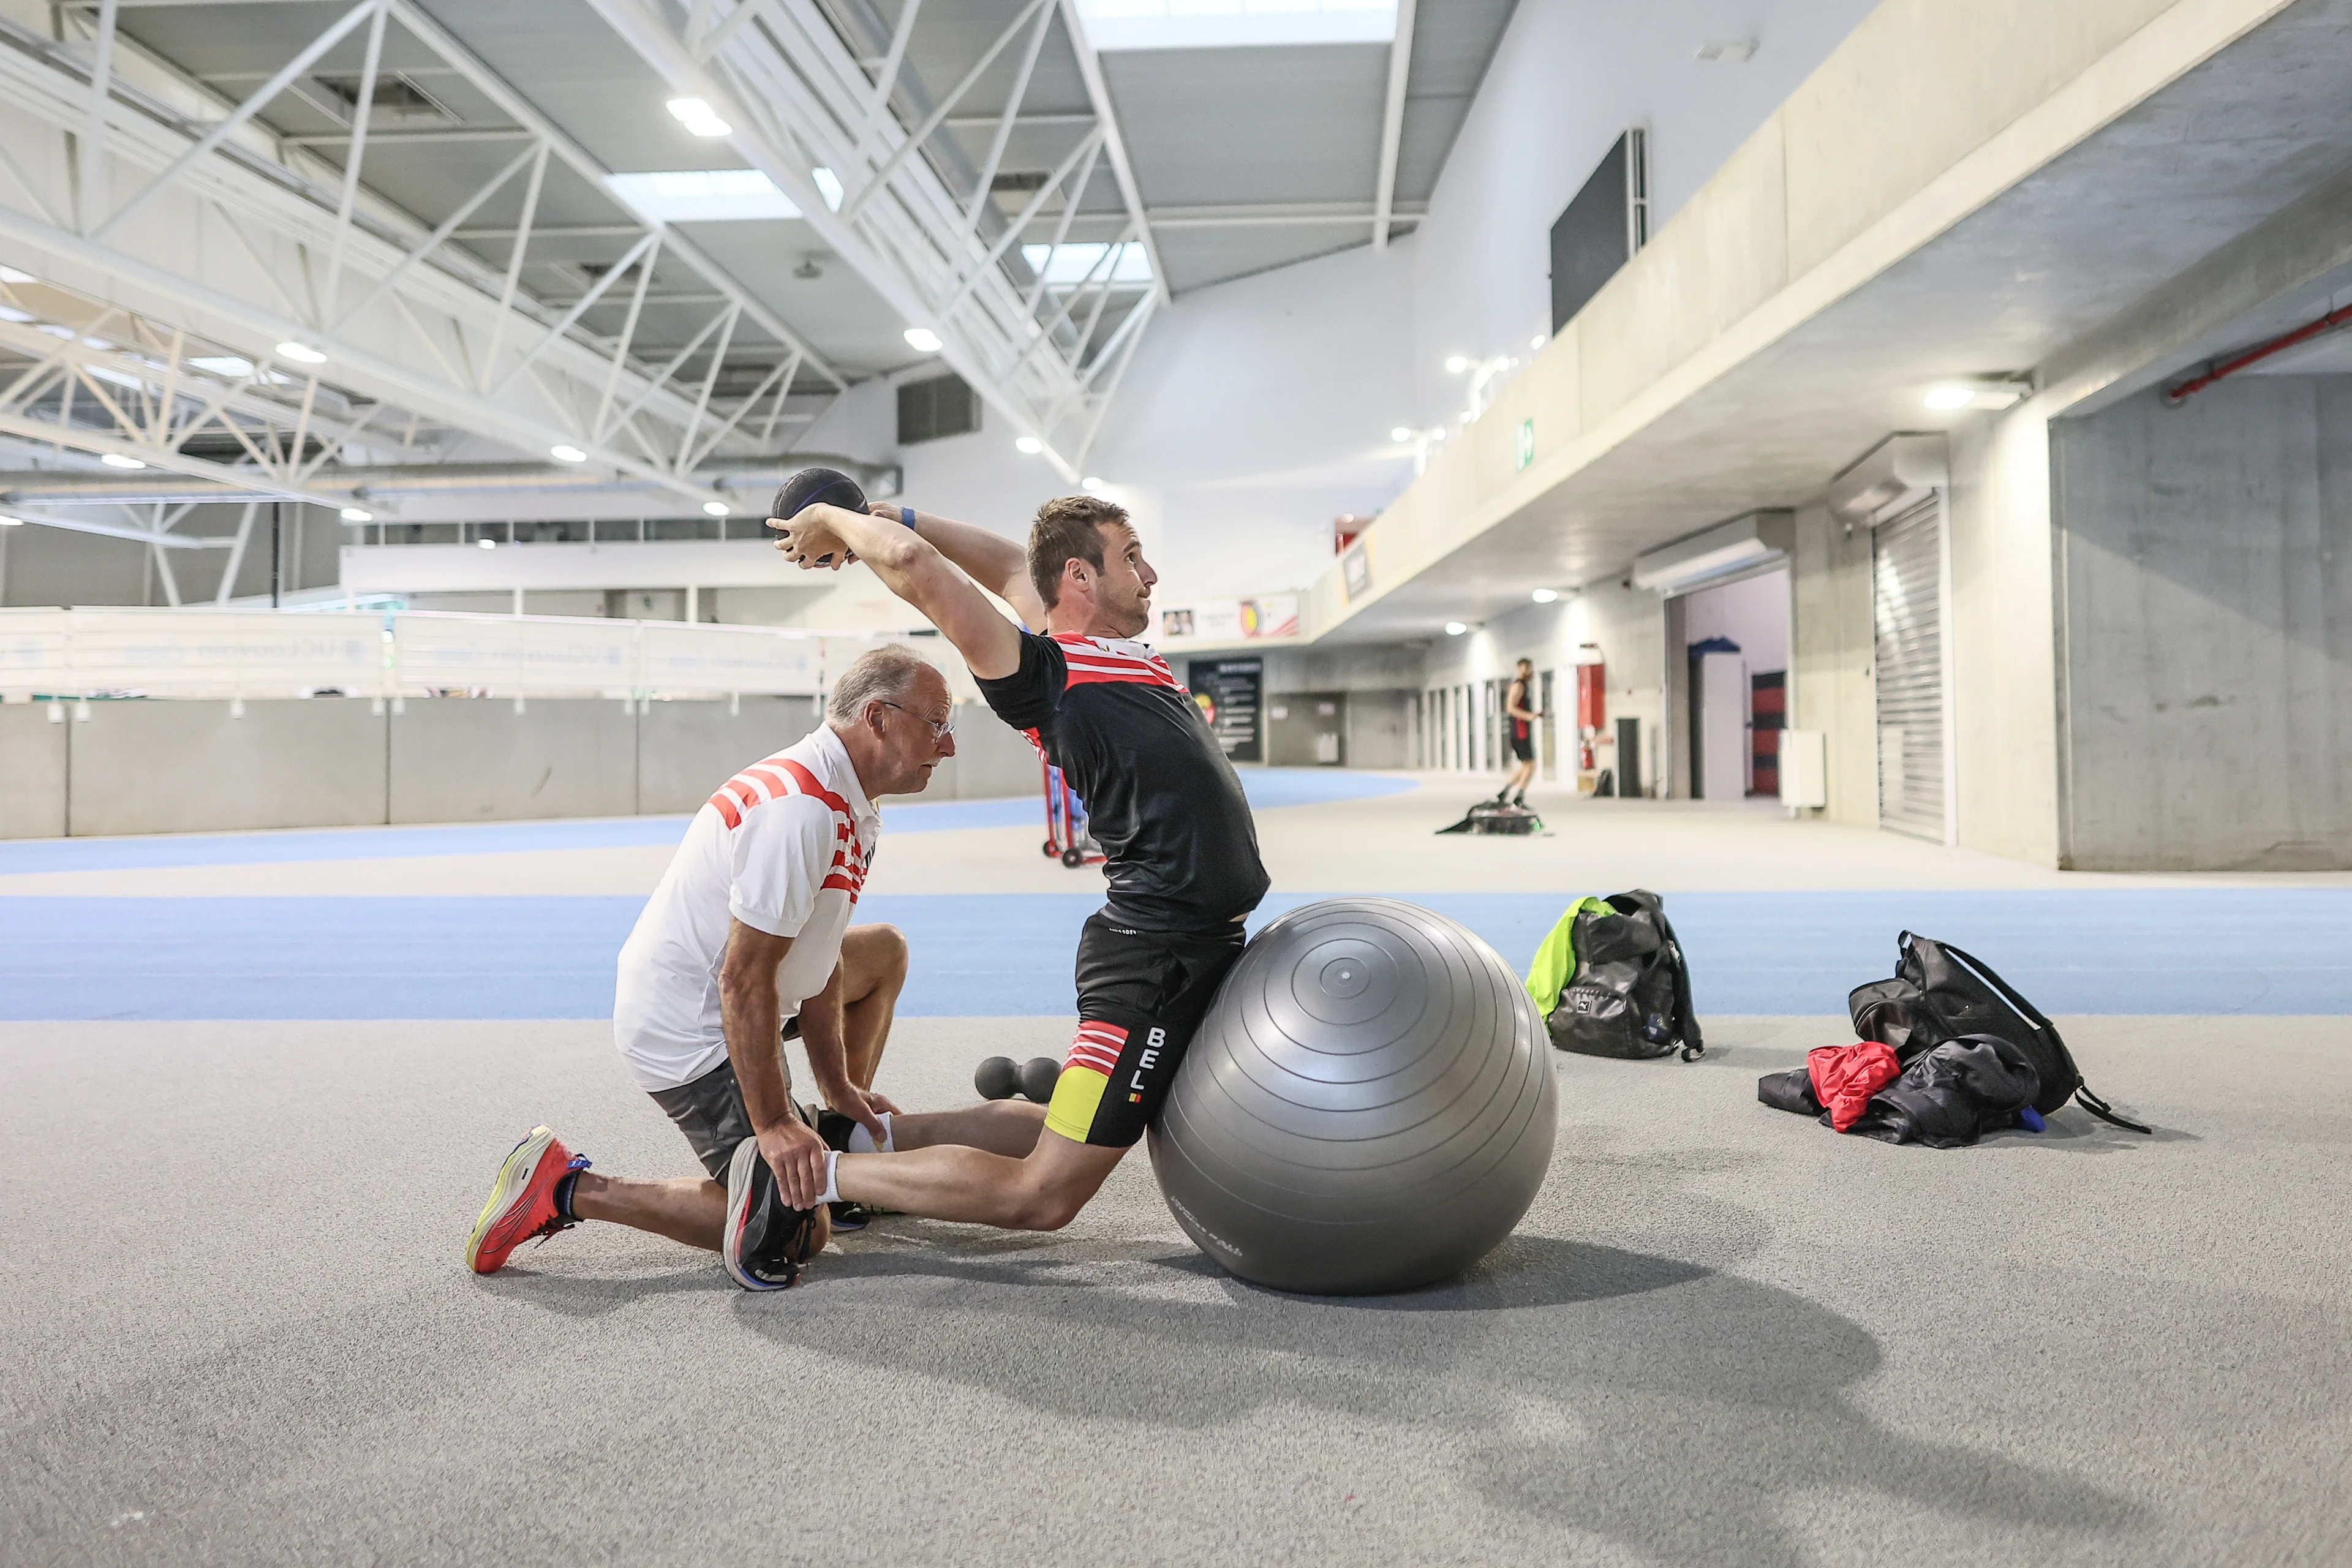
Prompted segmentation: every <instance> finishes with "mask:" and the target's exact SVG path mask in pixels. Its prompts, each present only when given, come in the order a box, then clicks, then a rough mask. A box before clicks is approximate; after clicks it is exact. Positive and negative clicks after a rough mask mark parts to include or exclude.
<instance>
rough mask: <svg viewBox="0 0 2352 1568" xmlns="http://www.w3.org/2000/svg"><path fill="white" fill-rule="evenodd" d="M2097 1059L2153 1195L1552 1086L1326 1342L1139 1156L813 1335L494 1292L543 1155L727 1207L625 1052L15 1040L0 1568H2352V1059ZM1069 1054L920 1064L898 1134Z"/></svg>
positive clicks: (543, 1262)
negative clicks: (308, 1566)
mask: <svg viewBox="0 0 2352 1568" xmlns="http://www.w3.org/2000/svg"><path fill="white" fill-rule="evenodd" d="M2067 1028H2068V1031H2069V1035H2070V1037H2071V1038H2072V1039H2073V1040H2074V1044H2075V1047H2076V1050H2077V1054H2078V1055H2079V1056H2080V1057H2081V1058H2083V1060H2084V1067H2085V1070H2086V1071H2087V1072H2088V1073H2089V1074H2090V1076H2091V1079H2092V1080H2093V1082H2094V1083H2095V1085H2096V1086H2097V1087H2099V1088H2100V1089H2102V1090H2104V1091H2105V1093H2106V1094H2107V1095H2109V1096H2110V1097H2111V1098H2113V1099H2114V1100H2116V1101H2117V1102H2118V1104H2119V1105H2127V1106H2129V1107H2131V1108H2133V1109H2134V1110H2137V1111H2138V1112H2140V1113H2141V1114H2142V1115H2144V1116H2148V1117H2152V1118H2154V1119H2155V1120H2156V1121H2158V1123H2159V1124H2160V1126H2161V1128H2162V1131H2161V1132H2160V1134H2159V1135H2158V1137H2156V1138H2155V1139H2152V1140H2151V1139H2144V1138H2137V1137H2135V1136H2132V1135H2130V1134H2126V1133H2123V1132H2118V1131H2114V1130H2112V1129H2108V1128H2105V1127H2102V1126H2100V1125H2098V1124H2097V1123H2095V1122H2093V1121H2090V1120H2089V1119H2088V1118H2086V1117H2084V1116H2083V1115H2082V1113H2081V1112H2079V1111H2069V1112H2067V1113H2065V1114H2064V1115H2063V1116H2061V1117H2060V1118H2058V1119H2057V1120H2056V1121H2055V1122H2054V1123H2053V1131H2052V1133H2051V1134H2050V1135H2048V1136H2044V1137H2042V1138H2028V1137H2025V1136H2023V1135H2009V1136H2004V1137H2002V1138H2000V1139H1997V1140H1994V1141H1991V1142H1988V1143H1987V1144H1986V1145H1985V1146H1983V1147H1981V1148H1979V1149H1976V1150H1972V1151H1960V1152H1936V1151H1929V1150H1920V1149H1898V1148H1891V1147H1888V1146H1886V1145H1885V1144H1880V1143H1875V1142H1865V1141H1863V1140H1858V1139H1849V1138H1840V1137H1837V1136H1835V1135H1833V1134H1832V1133H1830V1132H1829V1131H1826V1130H1824V1129H1822V1128H1821V1127H1819V1126H1816V1125H1814V1124H1812V1123H1811V1122H1808V1121H1802V1120H1801V1119H1798V1118H1795V1117H1790V1116H1784V1115H1780V1114H1779V1113H1777V1112H1773V1111H1770V1110H1765V1109H1764V1108H1762V1107H1761V1106H1759V1105H1758V1104H1757V1103H1756V1101H1755V1098H1754V1085H1755V1079H1756V1075H1757V1074H1759V1073H1760V1072H1764V1071H1768V1070H1771V1069H1773V1068H1780V1067H1783V1066H1787V1065H1791V1064H1793V1063H1795V1062H1796V1061H1798V1060H1799V1059H1800V1054H1801V1051H1802V1050H1803V1048H1804V1047H1808V1046H1811V1045H1817V1044H1823V1043H1834V1042H1837V1041H1841V1040H1843V1039H1846V1038H1850V1037H1849V1036H1846V1035H1844V1034H1843V1033H1842V1032H1841V1030H1842V1024H1841V1022H1840V1021H1839V1020H1833V1019H1823V1020H1801V1019H1800V1020H1790V1019H1746V1020H1740V1019H1718V1020H1715V1021H1713V1022H1712V1023H1711V1024H1710V1025H1709V1033H1710V1037H1711V1039H1712V1040H1713V1042H1714V1043H1715V1044H1716V1045H1717V1052H1716V1053H1715V1054H1714V1055H1712V1056H1711V1057H1710V1058H1709V1059H1707V1060H1706V1061H1704V1062H1702V1063H1699V1064H1696V1065H1694V1066H1684V1065H1681V1064H1678V1063H1675V1062H1654V1063H1613V1062H1599V1061H1589V1060H1584V1059H1580V1058H1575V1059H1570V1058H1563V1059H1562V1060H1561V1061H1560V1063H1559V1071H1560V1075H1561V1087H1562V1090H1563V1093H1562V1099H1561V1104H1562V1110H1563V1121H1562V1128H1561V1136H1560V1141H1559V1156H1558V1161H1557V1163H1556V1165H1555V1168H1554V1171H1553V1174H1552V1177H1551V1180H1550V1183H1549V1186H1548V1187H1547V1189H1546V1191H1545V1193H1544V1194H1543V1195H1542V1197H1541V1199H1540V1200H1539V1202H1538V1206H1537V1208H1536V1209H1535V1211H1534V1212H1533V1213H1532V1214H1531V1215H1529V1216H1528V1220H1527V1222H1526V1224H1525V1225H1524V1226H1522V1227H1521V1231H1520V1234H1519V1235H1518V1236H1517V1237H1516V1238H1515V1239H1514V1240H1513V1241H1512V1242H1510V1243H1509V1244H1507V1246H1506V1247H1504V1248H1503V1249H1502V1250H1501V1251H1499V1252H1497V1253H1496V1255H1495V1256H1494V1257H1492V1258H1490V1259H1489V1260H1488V1261H1487V1263H1486V1265H1485V1266H1483V1267H1482V1268H1481V1269H1480V1270H1479V1271H1478V1272H1477V1273H1476V1275H1475V1277H1473V1278H1471V1279H1467V1280H1465V1281H1464V1282H1462V1283H1460V1284H1458V1285H1455V1286H1452V1287H1449V1288H1445V1289H1435V1290H1431V1291H1427V1292H1424V1293H1422V1294H1418V1295H1414V1296H1410V1297H1404V1298H1398V1299H1389V1300H1359V1301H1333V1300H1304V1299H1298V1298H1292V1297H1283V1296H1277V1295H1274V1294H1270V1293H1267V1292H1264V1291H1260V1290H1257V1289H1251V1288H1249V1287H1246V1286H1242V1285H1239V1284H1236V1283H1234V1281H1232V1280H1230V1279H1226V1278H1224V1277H1223V1276H1222V1275H1220V1274H1219V1273H1218V1272H1217V1271H1216V1270H1215V1269H1213V1268H1212V1267H1210V1266H1209V1265H1208V1264H1206V1263H1205V1262H1204V1261H1203V1260H1202V1258H1199V1257H1198V1256H1197V1255H1196V1254H1194V1253H1193V1251H1192V1248H1191V1247H1189V1246H1188V1245H1187V1244H1186V1243H1185V1242H1184V1240H1183V1239H1182V1237H1181V1235H1180V1233H1179V1232H1178V1231H1177V1230H1176V1229H1175V1227H1174V1226H1173V1225H1172V1224H1171V1221H1170V1219H1169V1217H1168V1215H1167V1213H1166V1211H1165V1209H1164V1208H1163V1207H1162V1206H1161V1205H1160V1202H1159V1199H1158V1196H1157V1194H1156V1193H1155V1191H1154V1189H1153V1187H1152V1185H1151V1181H1150V1171H1149V1168H1148V1165H1147V1164H1146V1163H1145V1162H1144V1161H1143V1160H1142V1159H1141V1157H1140V1156H1138V1157H1136V1158H1134V1159H1132V1160H1130V1162H1129V1164H1128V1165H1127V1166H1126V1167H1124V1168H1122V1170H1121V1171H1120V1173H1118V1176H1117V1177H1115V1178H1114V1181H1113V1183H1112V1184H1111V1186H1110V1187H1109V1188H1108V1190H1107V1191H1106V1193H1105V1194H1104V1195H1103V1197H1102V1198H1101V1200H1100V1201H1098V1202H1097V1204H1096V1205H1094V1207H1093V1208H1091V1209H1090V1210H1089V1211H1088V1212H1087V1215H1085V1216H1084V1217H1083V1218H1082V1219H1081V1220H1080V1221H1079V1223H1078V1224H1077V1225H1076V1226H1072V1227H1071V1228H1070V1229H1069V1230H1068V1231H1066V1232H1065V1233H1063V1234H1061V1235H1059V1236H1056V1237H1005V1236H1001V1235H996V1234H992V1233H987V1232H982V1231H977V1230H970V1229H963V1228H960V1227H954V1226H937V1225H931V1224H927V1223H923V1222H919V1221H912V1220H903V1219H902V1220H891V1221H886V1222H883V1224H881V1225H879V1226H876V1227H875V1228H874V1229H872V1230H869V1231H867V1232H866V1233H865V1235H863V1236H861V1237H853V1238H849V1239H847V1240H846V1241H845V1243H844V1244H842V1246H841V1247H839V1249H838V1250H837V1251H836V1252H835V1253H833V1254H831V1255H829V1256H828V1257H827V1258H825V1259H824V1261H823V1264H822V1266H821V1267H820V1268H818V1269H817V1270H816V1272H815V1273H814V1276H813V1277H812V1279H811V1280H810V1282H809V1283H808V1284H807V1285H806V1286H805V1287H804V1288H803V1289H797V1290H793V1291H790V1292H786V1293H783V1294H781V1295H776V1296H763V1297H751V1296H746V1295H744V1294H742V1293H740V1292H739V1291H737V1290H736V1289H733V1288H732V1287H731V1286H730V1285H729V1284H728V1282H727V1280H726V1279H725V1277H724V1276H723V1275H722V1273H721V1272H720V1270H719V1268H718V1266H717V1264H716V1262H715V1260H713V1259H710V1258H708V1257H705V1256H701V1255H697V1254H692V1253H689V1252H688V1251H686V1250H684V1249H681V1248H678V1247H674V1246H671V1245H669V1244H667V1243H663V1242H659V1241H656V1240H653V1239H650V1238H645V1237H636V1236H634V1235H631V1234H628V1233H625V1232H621V1231H617V1230H612V1229H600V1228H597V1227H583V1228H582V1229H579V1230H575V1231H572V1232H570V1233H568V1234H566V1235H563V1236H561V1237H557V1238H555V1239H554V1240H553V1241H551V1242H550V1243H549V1244H547V1245H546V1246H545V1247H541V1248H538V1249H536V1250H533V1251H530V1252H528V1253H526V1254H522V1255H519V1258H518V1261H517V1264H516V1266H515V1267H512V1268H509V1269H508V1270H507V1271H506V1272H505V1273H504V1274H502V1275H500V1276H498V1277H496V1278H494V1279H485V1280H478V1279H474V1278H472V1277H470V1276H468V1275H467V1274H466V1273H465V1272H463V1270H462V1267H461V1265H460V1262H459V1258H458V1252H459V1247H460V1245H461V1243H462V1241H463V1238H464V1236H465V1232H466V1229H467V1225H468V1224H469V1223H470V1221H471V1218H472V1215H473V1214H474V1211H475V1209H476V1208H477V1207H478V1205H479V1204H480V1202H481V1198H482V1194H483V1193H484V1191H485V1190H486V1188H487V1185H488V1181H489V1178H490V1175H491V1173H492V1172H493V1171H494V1170H495V1169H496V1167H497V1164H498V1163H499V1159H500V1157H501V1156H502V1155H503V1154H504V1153H505V1152H506V1149H507V1147H508V1145H509V1143H510V1142H512V1141H513V1140H514V1138H515V1137H517V1136H518V1135H520V1132H521V1131H523V1130H524V1129H525V1128H527V1127H529V1126H530V1124H531V1123H532V1122H533V1121H537V1120H541V1119H544V1120H547V1121H551V1123H552V1124H553V1125H555V1126H556V1127H557V1129H558V1130H559V1131H562V1132H563V1133H564V1134H565V1135H566V1136H567V1138H569V1139H570V1141H571V1142H572V1144H573V1146H574V1147H575V1148H578V1149H581V1150H583V1151H585V1152H588V1153H590V1154H592V1155H593V1156H594V1157H595V1159H596V1161H597V1164H598V1168H599V1169H604V1170H615V1171H625V1172H635V1173H689V1172H690V1171H691V1170H692V1165H691V1163H690V1160H689V1158H688V1155H687V1152H686V1150H685V1146H684V1144H683V1142H681V1141H679V1140H678V1139H677V1136H676V1134H675V1133H674V1132H673V1131H671V1130H670V1128H669V1127H668V1125H667V1122H666V1121H663V1120H662V1119H661V1117H660V1116H659V1114H658V1113H657V1111H656V1110H655V1108H654V1107H653V1106H652V1105H651V1104H650V1103H649V1102H648V1101H646V1100H645V1099H644V1098H643V1097H642V1096H640V1095H638V1094H637V1093H636V1092H635V1090H633V1089H630V1088H629V1087H628V1086H627V1083H626V1081H625V1079H624V1078H623V1076H622V1074H621V1071H620V1068H619V1065H618V1062H617V1060H616V1059H615V1058H614V1056H613V1054H612V1051H611V1048H610V1047H609V1045H608V1044H607V1043H606V1039H605V1036H604V1028H603V1026H598V1025H593V1024H562V1025H552V1024H549V1025H503V1024H450V1025H429V1026H418V1025H398V1024H386V1025H349V1024H346V1025H333V1026H313V1025H299V1024H278V1025H243V1024H240V1025H226V1024H223V1025H168V1026H167V1025H96V1024H89V1025H71V1026H56V1025H11V1026H5V1028H0V1191H5V1194H6V1200H5V1201H6V1206H5V1227H6V1242H7V1247H6V1252H7V1268H6V1274H5V1279H0V1413H5V1445H4V1446H0V1560H5V1561H6V1562H7V1563H118V1562H120V1563H146V1562H158V1563H161V1562H170V1563H372V1562H382V1563H422V1562H430V1563H459V1562H463V1563H705V1562H738V1561H751V1560H766V1561H782V1562H792V1563H936V1562H952V1563H1141V1562H1153V1563H1364V1562H1378V1563H1444V1562H1462V1563H1497V1562H1542V1563H1732V1564H1761V1565H1770V1564H1781V1563H1857V1564H1860V1563H1905V1564H1906V1565H1911V1564H1927V1563H2019V1562H2026V1561H2034V1562H2061V1563H2076V1562H2088V1563H2200V1564H2202V1563H2344V1562H2346V1561H2347V1560H2352V1494H2347V1487H2346V1486H2345V1471H2346V1456H2347V1454H2352V1305H2347V1300H2352V1298H2347V1289H2346V1286H2347V1240H2352V1160H2347V1125H2348V1124H2347V1118H2346V1115H2345V1107H2346V1106H2347V1104H2352V1024H2347V1021H2344V1020H2299V1019H2231V1020H2210V1019H2200V1020H2164V1019H2147V1018H2136V1019H2084V1020H2077V1021H2070V1022H2068V1024H2067ZM1064 1038H1066V1025H1064V1024H1063V1023H1062V1022H1060V1021H1058V1020H1049V1019H1037V1020H1023V1019H1011V1020H1006V1019H995V1020H986V1021H982V1022H976V1023H968V1024H967V1023H960V1022H956V1021H952V1020H915V1021H910V1022H908V1023H905V1024H903V1025H901V1026H900V1029H899V1032H898V1043H897V1044H895V1045H894V1047H893V1055H892V1058H891V1059H890V1060H889V1062H888V1063H887V1065H886V1067H885V1076H884V1087H886V1088H888V1089H892V1090H893V1091H894V1092H897V1093H898V1094H899V1096H900V1097H901V1099H902V1100H904V1101H906V1102H908V1103H910V1104H915V1103H933V1104H936V1103H939V1102H940V1101H942V1100H946V1099H948V1098H950V1097H955V1096H957V1095H958V1091H959V1090H960V1089H961V1088H962V1086H964V1085H966V1084H968V1082H969V1079H968V1076H967V1075H968V1074H969V1071H970V1068H971V1063H972V1062H973V1061H974V1060H975V1059H976V1058H979V1057H981V1056H983V1055H987V1054H990V1053H991V1052H992V1051H998V1050H1003V1051H1005V1052H1007V1053H1008V1054H1013V1055H1016V1056H1026V1055H1030V1054H1034V1053H1037V1052H1045V1051H1051V1050H1055V1049H1056V1048H1058V1046H1059V1044H1060V1042H1061V1041H1062V1040H1063V1039H1064Z"/></svg>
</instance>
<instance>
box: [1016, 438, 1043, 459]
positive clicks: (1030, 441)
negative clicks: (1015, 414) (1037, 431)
mask: <svg viewBox="0 0 2352 1568" xmlns="http://www.w3.org/2000/svg"><path fill="white" fill-rule="evenodd" d="M1013 450H1014V451H1016V452H1019V453H1020V454H1022V455H1023V456H1024V457H1028V458H1034V457H1035V456H1036V455H1037V454H1038V453H1040V452H1042V451H1044V450H1045V442H1043V441H1040V440H1039V439H1037V437H1034V436H1021V437H1015V438H1014V440H1013Z"/></svg>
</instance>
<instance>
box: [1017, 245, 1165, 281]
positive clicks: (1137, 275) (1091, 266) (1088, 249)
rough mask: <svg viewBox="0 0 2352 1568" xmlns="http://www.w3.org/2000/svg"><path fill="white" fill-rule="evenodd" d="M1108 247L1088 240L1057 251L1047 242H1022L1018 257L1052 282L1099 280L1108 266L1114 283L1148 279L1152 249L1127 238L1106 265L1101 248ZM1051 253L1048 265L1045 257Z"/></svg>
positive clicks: (1149, 278) (1032, 269)
mask: <svg viewBox="0 0 2352 1568" xmlns="http://www.w3.org/2000/svg"><path fill="white" fill-rule="evenodd" d="M1109 248H1110V247H1108V246H1107V245H1104V244H1102V243H1101V242H1099V241H1096V242H1094V243H1090V244H1080V245H1065V246H1063V247H1061V248H1060V249H1059V250H1058V251H1056V250H1055V248H1054V247H1052V246H1047V245H1024V246H1023V247H1021V258H1022V259H1023V260H1024V261H1026V262H1027V263H1029V269H1030V270H1031V271H1032V272H1036V271H1040V270H1042V271H1043V272H1044V273H1045V281H1046V283H1047V284H1048V285H1051V286H1060V285H1069V286H1072V287H1075V286H1076V285H1077V284H1080V283H1086V282H1089V281H1092V282H1096V283H1099V282H1101V281H1102V278H1103V272H1104V271H1105V270H1108V272H1109V274H1110V280H1111V281H1112V282H1114V283H1149V282H1150V281H1151V252H1150V251H1149V250H1147V249H1145V248H1144V247H1143V245H1142V243H1141V242H1140V241H1138V240H1129V241H1128V242H1127V243H1126V244H1125V245H1122V246H1120V247H1118V255H1117V256H1116V257H1114V258H1111V262H1110V265H1109V267H1108V268H1104V267H1103V252H1104V251H1106V250H1108V249H1109ZM1048 256H1051V257H1052V258H1053V259H1052V262H1051V264H1050V265H1049V264H1048V262H1047V260H1046V258H1047V257H1048Z"/></svg>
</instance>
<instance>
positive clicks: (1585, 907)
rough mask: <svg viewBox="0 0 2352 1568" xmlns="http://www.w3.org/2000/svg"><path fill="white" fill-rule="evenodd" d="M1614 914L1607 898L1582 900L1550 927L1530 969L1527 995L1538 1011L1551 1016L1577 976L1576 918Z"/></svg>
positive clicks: (1570, 906) (1571, 906) (1570, 907)
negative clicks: (1560, 995) (1589, 914)
mask: <svg viewBox="0 0 2352 1568" xmlns="http://www.w3.org/2000/svg"><path fill="white" fill-rule="evenodd" d="M1588 912H1589V913H1592V914H1603V915H1605V914H1610V913H1612V912H1614V911H1613V910H1612V908H1611V906H1610V903H1609V900H1606V899H1579V900H1576V902H1574V903H1572V904H1570V905H1569V906H1568V913H1566V914H1564V915H1562V916H1560V917H1559V924H1558V925H1556V926H1554V927H1552V928H1551V934H1550V935H1549V936H1548V937H1546V938H1544V939H1543V945H1542V946H1541V947H1538V948H1537V949H1536V961H1535V963H1534V964H1533V965H1531V966H1530V967H1529V968H1528V995H1530V996H1532V997H1534V998H1535V999H1536V1011H1537V1012H1538V1013H1539V1014H1541V1015H1542V1016H1545V1017H1547V1018H1549V1017H1550V1016H1551V1010H1552V1009H1553V1008H1555V1007H1557V1006H1559V994H1560V992H1561V991H1562V990H1563V989H1564V988H1565V987H1566V986H1567V984H1568V983H1569V981H1570V980H1571V979H1573V978H1574V977H1575V974H1576V917H1577V916H1579V915H1580V914H1585V913H1588Z"/></svg>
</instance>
